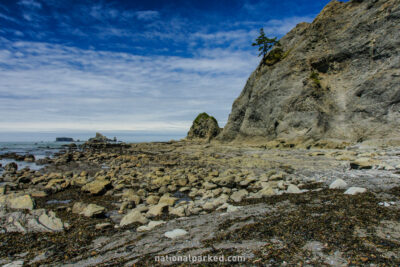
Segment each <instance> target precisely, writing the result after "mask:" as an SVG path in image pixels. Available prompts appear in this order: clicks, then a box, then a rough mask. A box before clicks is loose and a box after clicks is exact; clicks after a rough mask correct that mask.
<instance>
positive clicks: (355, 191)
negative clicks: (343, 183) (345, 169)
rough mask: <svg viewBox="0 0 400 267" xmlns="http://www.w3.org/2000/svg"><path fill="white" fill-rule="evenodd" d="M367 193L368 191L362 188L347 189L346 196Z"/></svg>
mask: <svg viewBox="0 0 400 267" xmlns="http://www.w3.org/2000/svg"><path fill="white" fill-rule="evenodd" d="M365 192H367V189H365V188H362V187H350V188H349V189H347V190H346V191H345V192H344V194H346V195H356V194H361V193H365Z"/></svg>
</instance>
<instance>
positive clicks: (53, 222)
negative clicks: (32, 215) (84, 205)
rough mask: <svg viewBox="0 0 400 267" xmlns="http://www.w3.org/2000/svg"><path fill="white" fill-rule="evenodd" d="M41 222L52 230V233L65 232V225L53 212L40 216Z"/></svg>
mask: <svg viewBox="0 0 400 267" xmlns="http://www.w3.org/2000/svg"><path fill="white" fill-rule="evenodd" d="M39 222H40V223H41V224H42V225H44V226H45V227H47V228H48V229H50V230H51V231H55V232H58V231H62V230H64V224H63V222H62V221H61V219H60V218H57V217H56V214H55V213H54V212H52V211H49V212H48V214H47V213H43V214H42V215H40V216H39Z"/></svg>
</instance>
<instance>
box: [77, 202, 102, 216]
mask: <svg viewBox="0 0 400 267" xmlns="http://www.w3.org/2000/svg"><path fill="white" fill-rule="evenodd" d="M105 210H106V208H104V207H102V206H99V205H96V204H89V205H87V206H86V207H85V208H84V210H83V211H82V212H81V214H82V215H83V216H85V217H95V216H100V215H102V214H103V213H104V211H105Z"/></svg>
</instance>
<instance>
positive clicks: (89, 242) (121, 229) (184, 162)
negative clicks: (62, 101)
mask: <svg viewBox="0 0 400 267" xmlns="http://www.w3.org/2000/svg"><path fill="white" fill-rule="evenodd" d="M3 168H4V171H3V174H2V176H1V178H0V264H2V265H6V266H23V265H25V266H50V265H51V266H59V265H66V266H133V265H136V266H154V265H171V264H176V265H182V264H184V263H176V262H175V263H174V262H157V261H155V257H156V256H179V255H181V256H184V255H191V256H202V255H213V256H224V257H228V256H229V255H238V256H244V257H245V262H242V263H238V264H242V265H256V266H257V265H270V266H282V265H286V266H290V265H296V264H300V266H321V265H333V266H348V265H353V266H359V265H366V266H396V265H398V264H400V199H399V197H400V179H399V178H400V149H399V148H396V147H389V146H388V147H379V148H369V147H367V146H361V145H355V146H348V147H345V148H343V147H340V148H331V149H326V148H321V147H311V148H309V149H304V148H293V147H292V148H291V146H288V147H285V146H278V147H276V146H273V147H268V146H265V145H264V146H256V145H254V146H251V145H242V146H240V145H237V144H236V145H227V144H219V143H214V142H211V143H204V142H197V141H171V142H160V143H140V144H113V145H111V144H110V145H106V144H104V145H99V144H93V145H90V144H89V145H86V146H85V147H84V148H79V147H77V146H74V145H71V146H69V147H68V148H67V149H66V150H65V151H63V152H61V153H59V154H58V155H57V156H55V157H54V158H51V159H47V165H45V166H44V167H43V168H42V169H40V170H36V171H35V170H29V169H28V168H25V169H19V168H18V161H15V163H13V164H12V163H9V164H8V165H7V166H3ZM7 264H9V265H7ZM203 264H205V265H223V264H224V263H220V262H219V263H210V262H207V263H203ZM230 264H232V263H230Z"/></svg>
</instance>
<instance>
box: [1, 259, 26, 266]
mask: <svg viewBox="0 0 400 267" xmlns="http://www.w3.org/2000/svg"><path fill="white" fill-rule="evenodd" d="M23 265H24V261H22V260H19V261H13V262H10V263H8V264H4V265H3V267H22V266H23Z"/></svg>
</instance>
